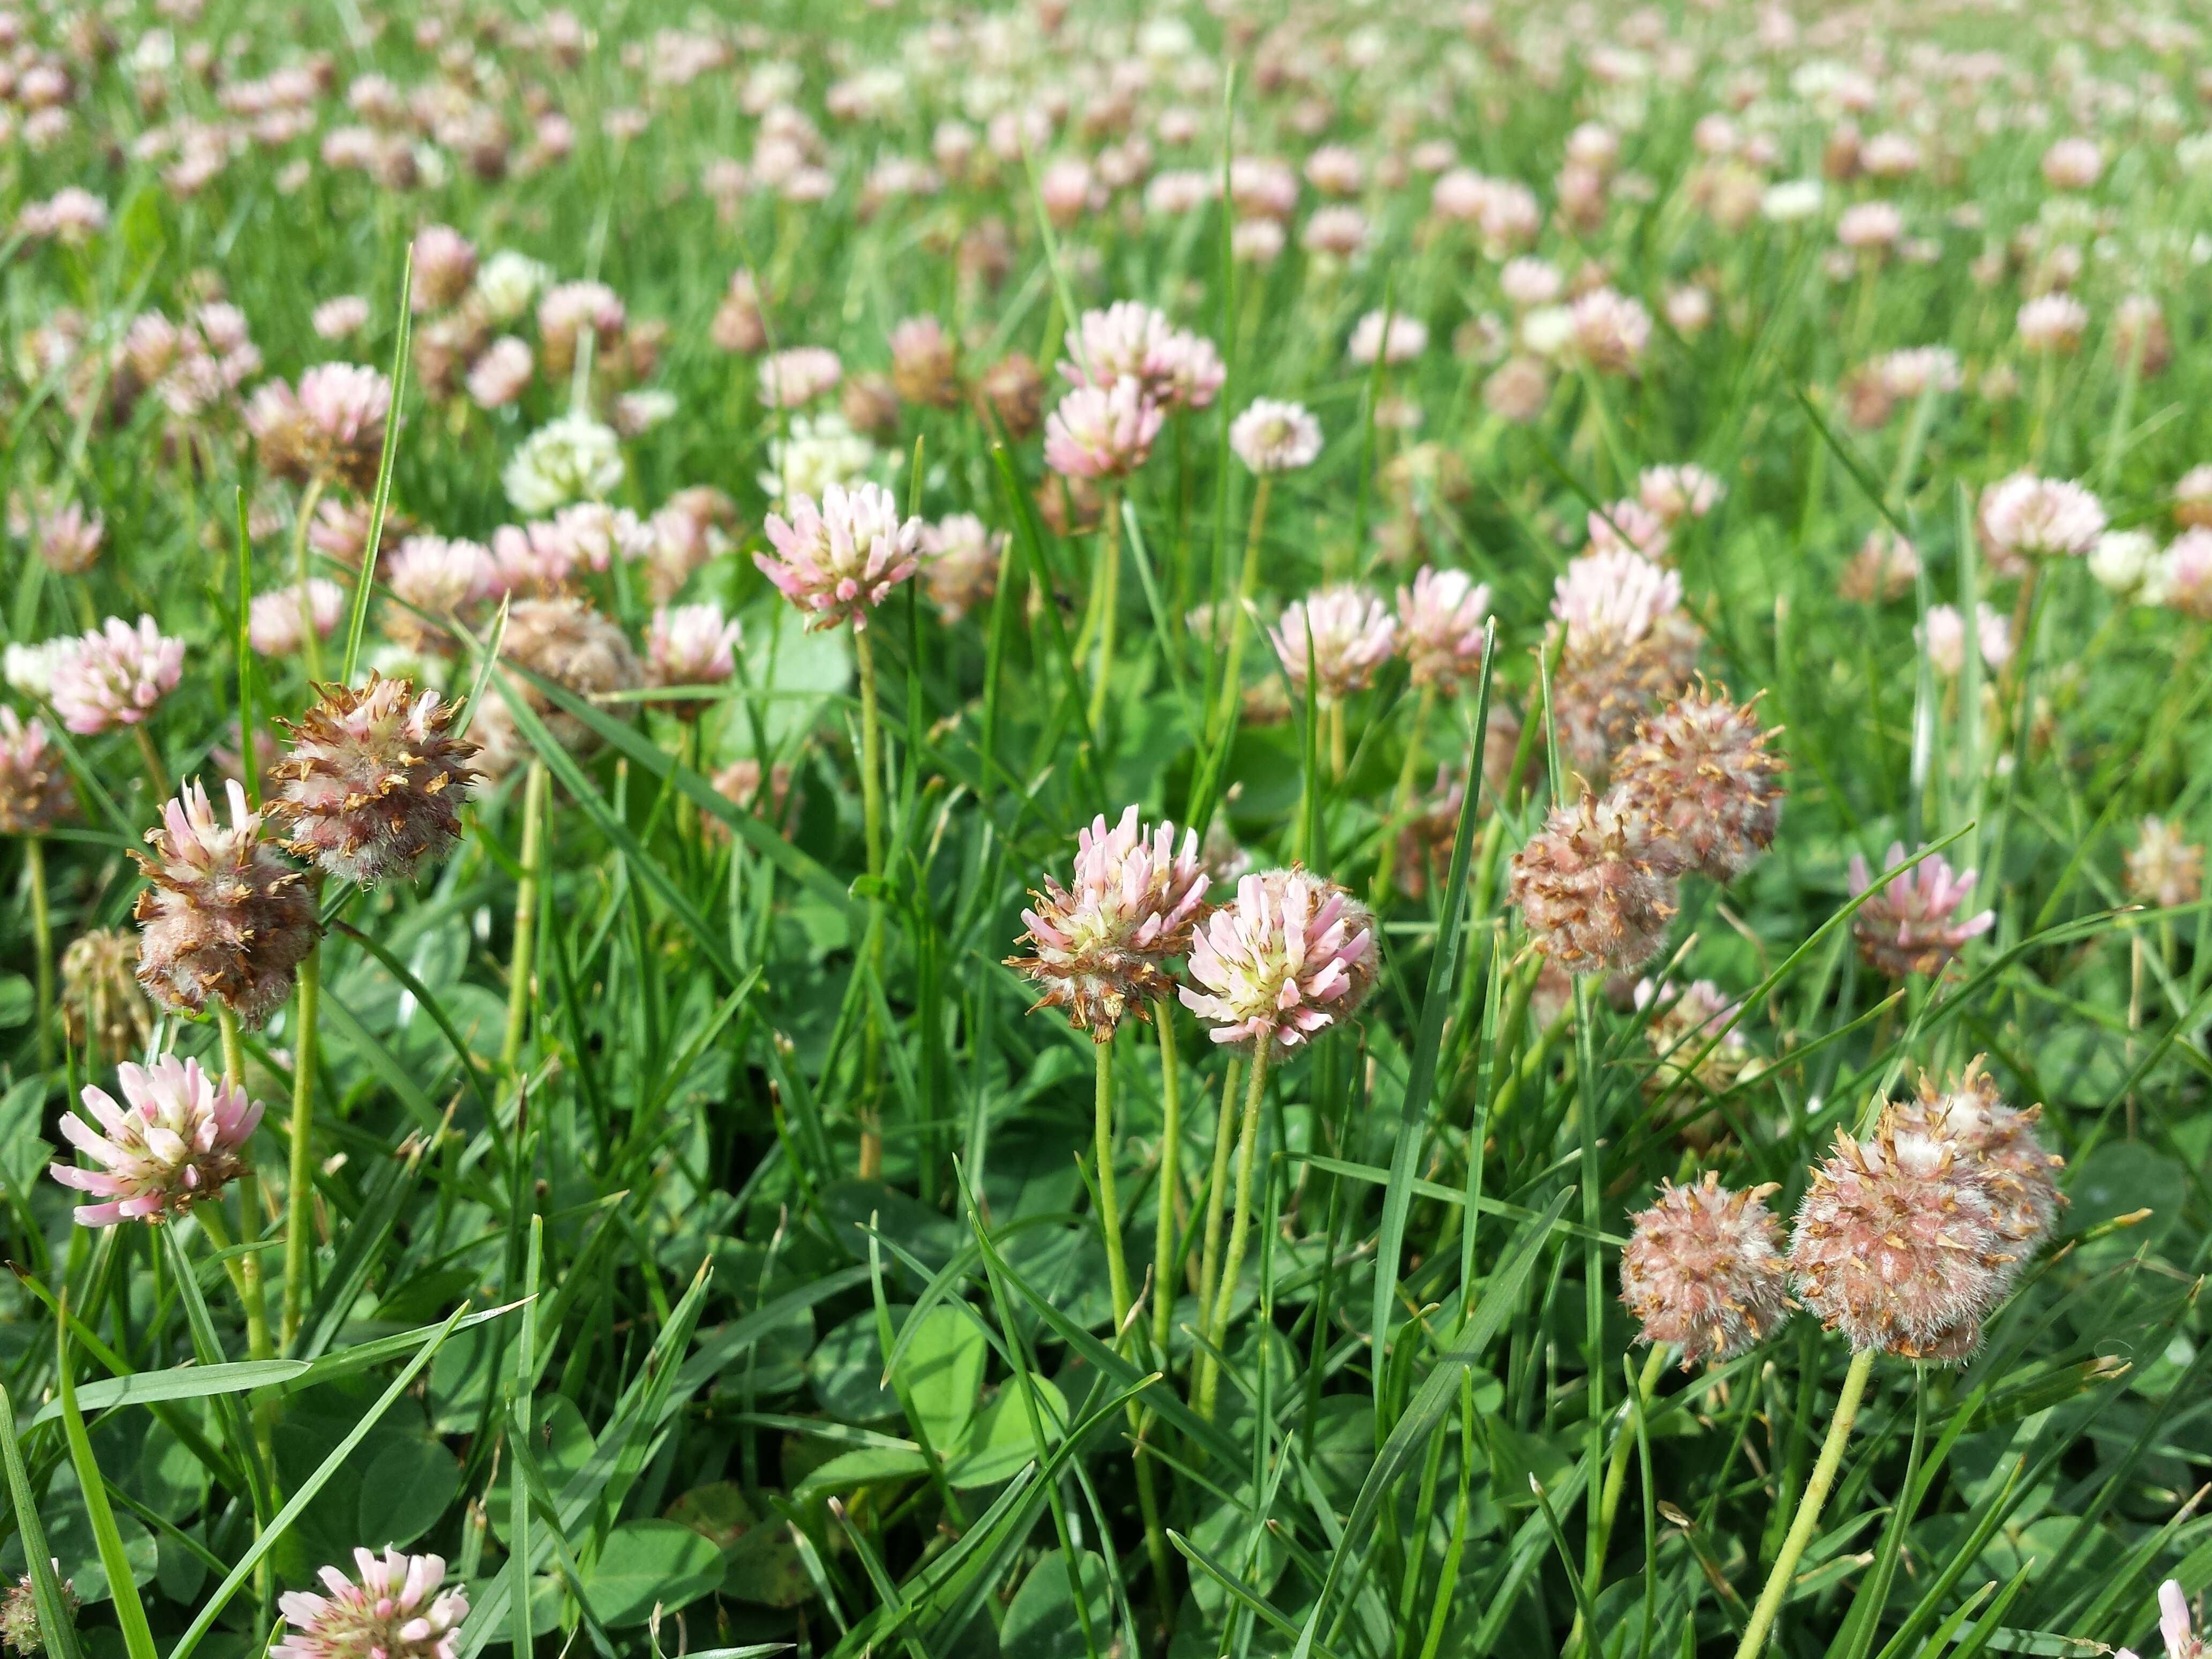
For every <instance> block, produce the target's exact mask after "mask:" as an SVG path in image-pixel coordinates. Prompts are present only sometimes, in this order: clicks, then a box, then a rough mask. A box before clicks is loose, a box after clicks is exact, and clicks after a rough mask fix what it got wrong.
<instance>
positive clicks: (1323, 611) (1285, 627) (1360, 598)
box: [1268, 583, 1398, 702]
mask: <svg viewBox="0 0 2212 1659" xmlns="http://www.w3.org/2000/svg"><path fill="white" fill-rule="evenodd" d="M1268 637H1269V638H1270V639H1271V640H1272V641H1273V642H1274V647H1275V654H1276V655H1277V656H1278V657H1279V658H1281V659H1282V663H1283V671H1284V672H1285V674H1287V675H1288V676H1289V677H1290V681H1291V685H1293V686H1294V687H1296V688H1297V689H1298V690H1301V691H1303V690H1304V688H1305V684H1306V678H1307V672H1308V669H1309V666H1310V668H1311V671H1312V674H1313V677H1314V689H1315V692H1316V696H1318V697H1319V698H1320V699H1321V701H1322V702H1337V701H1338V700H1340V699H1341V698H1343V697H1346V696H1350V695H1351V694H1352V692H1354V691H1357V690H1360V689H1361V688H1362V687H1364V686H1365V685H1366V684H1368V683H1369V682H1370V680H1372V679H1373V678H1375V671H1376V669H1378V668H1380V667H1382V665H1383V664H1384V663H1386V662H1388V661H1389V659H1390V653H1392V652H1393V651H1395V649H1396V648H1397V644H1398V624H1397V622H1396V619H1395V618H1394V617H1392V616H1391V615H1390V611H1389V606H1388V605H1385V604H1383V599H1382V598H1381V596H1380V595H1378V594H1376V593H1373V592H1370V591H1369V590H1367V589H1366V588H1364V587H1360V586H1355V585H1353V584H1351V583H1344V584H1340V585H1339V586H1334V587H1323V588H1320V589H1318V590H1316V592H1311V593H1309V594H1307V595H1306V597H1305V598H1304V599H1299V600H1297V601H1294V602H1293V603H1292V604H1291V605H1290V606H1289V607H1288V608H1287V609H1286V610H1285V611H1284V612H1283V617H1282V620H1281V621H1280V622H1279V623H1276V624H1275V626H1274V627H1273V628H1272V629H1269V630H1268ZM1309 653H1310V658H1309Z"/></svg>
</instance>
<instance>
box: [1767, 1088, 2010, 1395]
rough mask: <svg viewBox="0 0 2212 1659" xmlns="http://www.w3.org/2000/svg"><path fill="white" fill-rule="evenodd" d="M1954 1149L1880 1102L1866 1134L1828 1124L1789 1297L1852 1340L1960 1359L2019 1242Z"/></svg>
mask: <svg viewBox="0 0 2212 1659" xmlns="http://www.w3.org/2000/svg"><path fill="white" fill-rule="evenodd" d="M1961 1162H1962V1159H1961V1158H1960V1148H1959V1147H1958V1146H1957V1145H1956V1144H1955V1143H1954V1142H1952V1141H1949V1140H1948V1139H1938V1138H1936V1137H1935V1136H1933V1135H1930V1134H1929V1133H1926V1131H1925V1130H1924V1129H1923V1128H1919V1127H1913V1126H1911V1125H1910V1124H1906V1123H1904V1122H1901V1121H1899V1119H1898V1118H1897V1116H1896V1115H1894V1114H1893V1113H1890V1112H1887V1111H1885V1112H1884V1113H1883V1115H1882V1119H1881V1123H1880V1124H1879V1125H1878V1126H1877V1127H1876V1128H1875V1133H1873V1135H1871V1136H1870V1137H1869V1139H1866V1140H1865V1141H1864V1142H1860V1141H1857V1140H1854V1139H1852V1138H1851V1137H1850V1135H1849V1134H1847V1133H1844V1131H1842V1130H1840V1129H1839V1130H1838V1131H1837V1132H1836V1150H1835V1152H1834V1154H1833V1155H1832V1157H1830V1158H1828V1159H1827V1161H1826V1163H1824V1164H1821V1165H1820V1167H1819V1168H1818V1169H1816V1170H1814V1171H1813V1184H1812V1186H1811V1187H1810V1188H1808V1189H1807V1191H1806V1194H1805V1199H1804V1202H1803V1203H1802V1205H1800V1206H1799V1207H1798V1211H1797V1229H1796V1234H1795V1236H1794V1237H1792V1238H1791V1240H1790V1273H1791V1276H1792V1278H1793V1279H1794V1280H1795V1282H1796V1291H1797V1299H1798V1300H1799V1301H1800V1302H1802V1304H1804V1305H1805V1306H1806V1307H1807V1308H1808V1309H1810V1310H1812V1311H1813V1313H1814V1314H1815V1315H1816V1316H1818V1317H1819V1318H1820V1322H1821V1323H1822V1324H1823V1325H1825V1326H1826V1327H1827V1328H1829V1329H1830V1330H1832V1331H1841V1332H1842V1333H1843V1334H1844V1336H1845V1337H1847V1338H1848V1339H1850V1344H1851V1346H1852V1347H1854V1348H1856V1349H1861V1350H1864V1349H1868V1348H1879V1349H1881V1351H1882V1352H1885V1353H1891V1354H1895V1355H1897V1356H1899V1358H1906V1359H1940V1360H1957V1359H1963V1358H1966V1356H1967V1355H1968V1354H1970V1353H1972V1352H1973V1350H1974V1348H1975V1347H1976V1346H1978V1344H1979V1342H1980V1340H1981V1325H1982V1321H1983V1320H1984V1318H1986V1317H1987V1316H1988V1315H1989V1313H1990V1310H1992V1309H1993V1308H1995V1307H1996V1304H1997V1302H1998V1301H1999V1300H2000V1299H2001V1298H2002V1297H2003V1295H2004V1293H2005V1291H2006V1289H2007V1288H2008V1286H2009V1285H2010V1284H2011V1282H2012V1278H2013V1276H2014V1273H2015V1263H2016V1261H2017V1260H2018V1255H2019V1253H2018V1252H2017V1251H2016V1250H2015V1249H2012V1248H2010V1247H2009V1246H2008V1243H2007V1240H2006V1237H2005V1232H2004V1230H2003V1227H2002V1225H2001V1222H2000V1219H1999V1217H1998V1213H1997V1206H1996V1201H1995V1200H1993V1199H1992V1197H1991V1196H1990V1192H1989V1190H1988V1188H1986V1187H1985V1186H1984V1184H1983V1183H1982V1182H1978V1181H1977V1180H1974V1179H1972V1178H1970V1176H1971V1172H1970V1171H1968V1170H1962V1169H1961V1168H1960V1164H1961Z"/></svg>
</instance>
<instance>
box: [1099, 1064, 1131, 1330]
mask: <svg viewBox="0 0 2212 1659" xmlns="http://www.w3.org/2000/svg"><path fill="white" fill-rule="evenodd" d="M1103 1029H1104V1028H1102V1030H1103ZM1091 1052H1092V1054H1094V1055H1095V1056H1096V1057H1097V1085H1098V1086H1097V1089H1096V1090H1095V1091H1093V1094H1092V1104H1093V1110H1092V1114H1091V1149H1092V1151H1093V1152H1095V1153H1096V1154H1097V1159H1098V1225H1099V1226H1100V1227H1101V1228H1103V1230H1104V1231H1105V1234H1106V1278H1107V1282H1108V1284H1109V1285H1110V1286H1111V1288H1112V1290H1113V1294H1114V1335H1115V1340H1117V1341H1118V1340H1120V1338H1121V1334H1122V1329H1121V1328H1122V1327H1123V1326H1124V1325H1126V1324H1127V1323H1128V1320H1129V1262H1128V1258H1127V1255H1126V1254H1125V1253H1124V1252H1123V1250H1122V1248H1121V1197H1120V1194H1119V1192H1118V1190H1117V1189H1116V1188H1115V1184H1114V1039H1113V1034H1112V1032H1111V1031H1110V1030H1107V1031H1106V1040H1105V1041H1104V1042H1093V1043H1092V1044H1091Z"/></svg>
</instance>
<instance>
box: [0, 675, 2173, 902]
mask: <svg viewBox="0 0 2212 1659" xmlns="http://www.w3.org/2000/svg"><path fill="white" fill-rule="evenodd" d="M0 718H4V717H0ZM33 724H36V722H35V721H34V722H33ZM4 827H5V819H4V818H3V817H0V828H4ZM2127 884H2128V892H2129V894H2130V896H2132V897H2135V898H2138V899H2141V900H2142V902H2144V903H2146V904H2155V905H2159V906H2160V907H2162V908H2166V909H2172V908H2174V907H2176V906H2177V905H2183V904H2194V903H2196V902H2197V896H2199V895H2200V894H2202V893H2203V890H2204V848H2203V843H2201V842H2191V841H2188V840H2185V838H2184V837H2183V836H2182V833H2181V826H2180V825H2179V824H2178V823H2168V822H2167V821H2166V819H2164V818H2160V817H2147V818H2145V819H2144V820H2143V821H2142V823H2141V824H2139V825H2138V826H2137V827H2136V844H2135V845H2134V846H2133V847H2131V848H2129V849H2128V857H2127Z"/></svg>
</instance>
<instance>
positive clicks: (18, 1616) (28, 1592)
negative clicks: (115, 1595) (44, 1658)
mask: <svg viewBox="0 0 2212 1659" xmlns="http://www.w3.org/2000/svg"><path fill="white" fill-rule="evenodd" d="M50 1559H51V1558H50ZM53 1568H54V1572H55V1575H56V1576H57V1577H59V1575H60V1573H61V1570H62V1564H61V1563H60V1562H59V1561H58V1560H55V1561H54V1563H53ZM61 1592H62V1605H63V1607H64V1608H65V1609H66V1610H67V1611H68V1613H69V1615H70V1617H71V1618H72V1619H74V1618H75V1617H76V1605H77V1603H76V1585H75V1584H73V1583H70V1581H69V1580H68V1579H66V1578H64V1579H62V1581H61ZM0 1649H5V1650H7V1651H8V1652H9V1653H12V1654H15V1656H17V1659H34V1656H36V1655H38V1654H41V1653H44V1652H45V1651H46V1631H45V1630H44V1628H43V1627H41V1626H40V1623H39V1598H38V1592H37V1591H36V1590H34V1589H33V1588H32V1586H31V1575H30V1574H29V1573H25V1574H24V1575H23V1576H22V1577H21V1578H18V1579H17V1580H16V1581H15V1583H12V1584H10V1585H9V1586H8V1593H7V1595H5V1596H4V1597H0Z"/></svg>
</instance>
